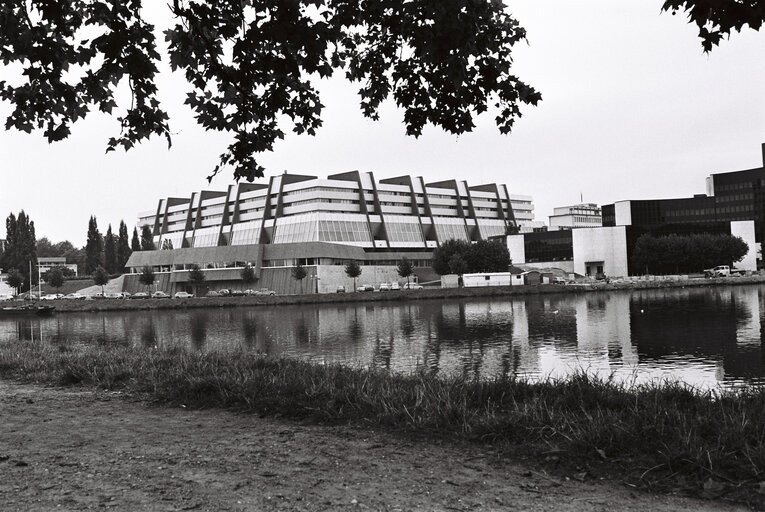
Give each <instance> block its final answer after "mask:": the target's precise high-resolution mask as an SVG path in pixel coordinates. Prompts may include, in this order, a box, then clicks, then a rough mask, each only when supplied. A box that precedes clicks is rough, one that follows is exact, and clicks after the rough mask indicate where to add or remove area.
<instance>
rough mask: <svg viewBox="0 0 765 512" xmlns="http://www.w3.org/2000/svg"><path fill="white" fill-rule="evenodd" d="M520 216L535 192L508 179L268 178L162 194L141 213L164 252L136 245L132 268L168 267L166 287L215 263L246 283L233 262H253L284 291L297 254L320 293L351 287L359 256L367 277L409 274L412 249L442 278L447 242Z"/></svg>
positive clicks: (216, 275) (509, 226)
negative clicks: (402, 266) (350, 266)
mask: <svg viewBox="0 0 765 512" xmlns="http://www.w3.org/2000/svg"><path fill="white" fill-rule="evenodd" d="M518 217H520V218H521V219H528V220H533V201H532V198H531V196H520V195H511V194H510V193H509V191H508V188H507V186H506V185H500V184H483V185H469V184H468V183H467V182H466V181H458V180H446V181H439V182H433V183H425V181H424V180H423V179H422V178H420V177H412V176H400V177H395V178H388V179H382V180H379V181H378V180H376V179H375V177H374V175H373V174H372V173H371V172H358V171H353V172H348V173H342V174H335V175H332V176H329V177H327V178H325V179H321V178H318V177H315V176H303V175H295V174H286V173H285V174H283V175H278V176H273V177H271V178H270V179H269V182H268V183H260V184H249V183H239V184H237V185H231V186H229V187H228V189H227V190H225V191H201V192H197V193H194V194H192V195H191V197H189V198H166V199H161V200H160V201H159V202H158V204H157V207H156V208H155V209H154V210H152V211H148V212H144V213H141V214H139V219H138V227H139V229H141V228H142V227H143V226H147V227H148V228H149V230H150V231H151V232H152V235H153V237H154V244H155V246H156V247H158V248H164V249H165V250H161V249H160V250H156V251H141V252H135V253H133V254H132V256H131V257H130V259H129V260H128V262H127V267H128V268H129V269H130V270H131V272H132V273H135V274H137V273H138V272H140V270H141V268H143V267H144V266H150V267H153V268H154V269H155V270H156V271H159V272H166V273H168V276H166V277H168V279H169V281H168V283H167V285H166V286H164V289H166V290H167V291H176V289H180V288H182V287H183V284H182V283H185V282H186V281H185V276H186V274H187V271H188V268H189V267H190V266H191V265H194V264H197V265H200V266H201V267H202V268H204V269H206V272H207V274H208V281H220V282H221V284H220V286H223V284H222V283H223V282H228V284H229V285H231V286H235V285H236V287H237V288H241V285H240V283H239V282H238V277H237V275H236V273H237V271H233V270H232V269H237V268H241V267H243V266H244V265H246V264H249V265H251V266H253V268H254V269H255V271H256V275H257V276H258V279H259V286H263V287H269V286H274V287H275V288H279V289H276V291H277V292H282V293H289V292H290V291H294V290H292V289H291V288H290V287H291V286H293V285H294V283H290V280H289V279H286V278H284V275H287V274H284V272H283V271H280V272H276V269H282V270H284V269H287V270H289V269H290V268H291V267H292V266H294V265H295V264H296V263H297V262H300V263H301V264H303V265H306V266H309V267H311V268H309V269H308V270H309V274H310V276H309V277H310V279H312V280H313V281H312V282H313V283H314V285H315V286H313V289H314V290H315V291H334V288H335V287H336V286H337V285H340V284H342V285H345V286H348V284H347V283H346V282H345V279H342V276H341V275H340V274H343V271H342V270H343V269H342V265H344V264H345V262H347V261H348V260H351V259H353V260H357V261H358V262H359V263H361V264H362V276H361V277H360V278H358V279H357V282H358V283H362V282H370V283H379V282H384V281H391V280H398V279H400V278H398V277H397V275H396V272H395V265H396V264H397V263H398V261H399V260H400V259H401V258H403V257H407V258H409V259H411V260H412V261H414V262H415V264H416V272H417V274H418V276H420V278H421V280H423V279H427V278H428V277H430V278H434V279H435V277H436V276H435V275H434V274H433V272H432V270H431V269H430V262H431V259H432V257H431V254H432V251H433V249H435V248H436V247H438V246H439V244H441V243H443V242H444V241H446V240H450V239H458V240H465V241H478V240H485V239H488V238H490V237H496V236H501V235H506V234H511V233H517V232H518V231H519V220H518ZM338 267H339V273H338V272H337V270H338ZM277 275H278V276H280V277H276V276H277ZM128 278H129V279H128V281H133V280H135V279H133V278H136V276H133V278H130V276H128ZM348 281H349V282H350V280H348ZM127 291H131V290H127Z"/></svg>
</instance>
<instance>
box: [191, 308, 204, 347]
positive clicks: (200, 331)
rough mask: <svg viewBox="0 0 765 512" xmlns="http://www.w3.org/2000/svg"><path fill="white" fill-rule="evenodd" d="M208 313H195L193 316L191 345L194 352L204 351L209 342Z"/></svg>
mask: <svg viewBox="0 0 765 512" xmlns="http://www.w3.org/2000/svg"><path fill="white" fill-rule="evenodd" d="M207 320H208V318H207V312H206V311H195V312H194V313H192V315H191V343H192V348H194V350H202V349H203V348H204V346H205V343H206V342H207Z"/></svg>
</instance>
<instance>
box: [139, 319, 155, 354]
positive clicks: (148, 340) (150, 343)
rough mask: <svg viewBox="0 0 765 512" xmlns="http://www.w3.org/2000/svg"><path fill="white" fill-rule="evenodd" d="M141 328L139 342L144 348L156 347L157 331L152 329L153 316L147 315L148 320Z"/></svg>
mask: <svg viewBox="0 0 765 512" xmlns="http://www.w3.org/2000/svg"><path fill="white" fill-rule="evenodd" d="M142 327H143V328H142V329H141V342H142V343H143V346H144V347H146V348H151V347H156V346H158V345H159V343H158V342H157V331H156V330H155V329H154V318H153V317H151V316H149V319H148V321H146V322H144V324H143V326H142Z"/></svg>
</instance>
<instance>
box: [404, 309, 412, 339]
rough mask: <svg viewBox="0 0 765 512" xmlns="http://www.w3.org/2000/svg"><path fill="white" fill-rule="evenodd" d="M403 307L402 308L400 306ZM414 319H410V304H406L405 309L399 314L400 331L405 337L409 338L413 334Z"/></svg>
mask: <svg viewBox="0 0 765 512" xmlns="http://www.w3.org/2000/svg"><path fill="white" fill-rule="evenodd" d="M402 309H404V308H402ZM414 331H415V329H414V320H413V319H412V306H411V305H408V306H406V310H405V311H404V314H402V315H401V332H402V334H403V335H404V337H406V338H407V339H410V338H411V337H412V334H414Z"/></svg>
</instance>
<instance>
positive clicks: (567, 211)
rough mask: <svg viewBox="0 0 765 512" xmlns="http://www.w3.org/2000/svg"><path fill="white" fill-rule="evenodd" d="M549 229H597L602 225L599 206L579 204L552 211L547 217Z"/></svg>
mask: <svg viewBox="0 0 765 512" xmlns="http://www.w3.org/2000/svg"><path fill="white" fill-rule="evenodd" d="M549 223H550V229H551V230H555V229H574V228H597V227H600V226H602V225H603V217H602V215H601V210H600V206H598V205H596V204H593V203H581V204H575V205H572V206H560V207H558V208H554V209H553V214H552V215H550V217H549Z"/></svg>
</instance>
